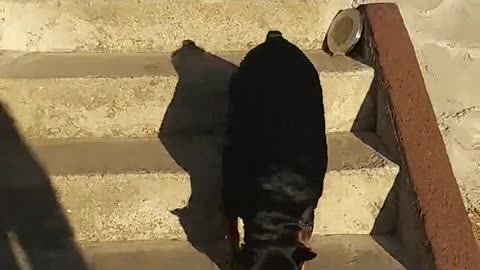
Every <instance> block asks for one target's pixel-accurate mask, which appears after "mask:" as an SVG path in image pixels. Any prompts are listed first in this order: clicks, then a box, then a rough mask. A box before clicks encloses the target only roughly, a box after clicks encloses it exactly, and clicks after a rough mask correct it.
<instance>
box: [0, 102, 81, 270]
mask: <svg viewBox="0 0 480 270" xmlns="http://www.w3.org/2000/svg"><path fill="white" fill-rule="evenodd" d="M40 251H41V253H40ZM0 269H5V270H17V269H32V270H49V269H69V270H70V269H71V270H86V269H87V265H86V263H85V262H84V260H83V258H82V256H81V254H80V252H79V250H78V249H77V247H76V245H75V242H74V240H73V233H72V229H71V227H70V225H69V223H68V220H67V218H66V216H65V215H64V212H63V210H62V208H61V206H60V205H59V203H58V202H57V199H56V196H55V192H54V190H53V188H52V186H51V185H50V180H49V178H48V176H47V174H46V173H45V171H44V170H43V169H42V168H41V166H40V165H39V164H38V163H37V162H36V160H35V158H34V157H33V155H32V154H31V153H30V151H29V149H28V146H27V145H26V144H25V143H24V142H23V140H22V138H21V136H20V135H19V133H18V131H17V129H16V127H15V121H14V119H13V118H12V117H11V116H10V114H9V113H8V111H7V108H6V107H5V105H4V104H2V103H1V102H0Z"/></svg>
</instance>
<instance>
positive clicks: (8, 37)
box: [0, 0, 348, 52]
mask: <svg viewBox="0 0 480 270" xmlns="http://www.w3.org/2000/svg"><path fill="white" fill-rule="evenodd" d="M347 5H348V1H347V0H321V1H316V0H306V1H292V0H289V1H265V0H262V1H257V0H247V1H237V0H201V1H198V0H187V1H178V0H160V1H135V0H122V1H114V0H88V1H77V0H62V1H56V0H24V1H12V0H4V1H0V16H1V20H0V27H1V28H0V32H1V34H2V35H1V40H0V48H2V49H7V50H28V51H35V50H42V51H52V50H57V51H58V50H61V51H72V50H77V51H97V52H98V51H145V50H156V51H158V50H160V51H172V50H174V49H176V48H177V47H178V46H180V44H181V42H182V40H184V39H192V40H195V41H197V42H198V43H199V44H200V45H201V46H202V47H205V48H206V49H209V50H210V49H216V50H223V51H231V50H240V49H249V48H252V47H253V46H255V45H256V44H257V43H259V42H261V41H263V40H264V39H265V36H266V33H267V31H268V30H271V29H272V28H274V29H278V30H280V31H282V32H283V33H284V34H285V36H287V37H289V38H292V39H293V40H294V41H295V42H296V43H297V44H298V45H299V46H301V47H302V48H318V47H320V45H321V43H322V42H323V37H324V35H325V32H326V30H327V29H328V26H329V25H330V22H331V20H332V19H333V16H334V15H335V14H336V12H337V11H338V10H339V9H341V8H344V7H346V6H347ZM25 14H29V16H28V17H25V18H24V19H23V20H18V18H19V17H24V15H25ZM311 14H322V16H311Z"/></svg>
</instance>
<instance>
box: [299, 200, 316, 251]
mask: <svg viewBox="0 0 480 270" xmlns="http://www.w3.org/2000/svg"><path fill="white" fill-rule="evenodd" d="M314 220H315V207H313V206H312V207H309V208H307V209H306V210H305V211H304V212H303V215H302V219H301V220H300V227H301V229H300V232H299V236H298V238H299V241H300V242H302V243H303V244H304V245H305V246H309V243H310V240H311V239H312V235H313V225H314Z"/></svg>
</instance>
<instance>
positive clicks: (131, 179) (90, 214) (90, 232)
mask: <svg viewBox="0 0 480 270" xmlns="http://www.w3.org/2000/svg"><path fill="white" fill-rule="evenodd" d="M396 173H397V169H396V168H375V169H365V170H352V171H342V172H338V171H334V172H329V173H328V174H327V177H326V180H325V196H324V197H323V198H322V199H321V201H320V204H319V207H318V209H317V214H316V215H317V216H316V228H315V233H317V234H368V233H370V231H371V229H372V228H373V224H374V222H375V219H376V217H377V215H378V213H379V211H380V208H381V207H382V205H383V202H384V200H385V198H386V195H387V193H388V192H389V190H390V189H391V186H392V181H390V180H388V179H393V178H394V177H395V176H396ZM217 177H218V176H217ZM217 181H218V179H217ZM52 184H53V187H54V189H55V190H56V192H57V196H58V197H59V201H60V202H61V204H62V206H63V208H64V210H65V211H66V212H67V215H68V217H69V219H70V222H71V225H72V226H73V228H74V231H75V234H76V237H77V238H78V240H80V241H110V240H152V239H186V235H185V231H184V229H183V227H182V225H181V223H180V222H179V219H178V217H177V216H176V215H175V214H172V212H171V211H173V210H175V209H177V208H183V207H185V206H186V205H187V204H188V200H189V198H190V195H191V188H190V181H189V177H188V176H187V175H186V174H154V173H151V174H150V173H149V174H124V175H115V176H109V175H105V176H99V175H97V176H70V177H54V178H53V179H52ZM206 186H207V185H206ZM217 186H218V185H217ZM199 188H202V187H196V190H197V193H196V194H197V196H198V198H197V199H194V200H193V202H192V205H191V206H190V209H191V210H190V212H191V213H193V214H190V213H188V214H185V215H184V217H185V219H186V222H187V224H189V225H190V226H194V228H195V230H196V233H198V234H199V235H203V234H215V233H218V231H217V232H215V230H216V229H219V228H221V226H222V225H221V222H222V221H221V219H220V216H219V212H218V211H216V210H215V208H216V207H217V205H218V198H214V197H209V198H208V199H209V200H210V201H205V200H207V199H205V198H204V197H205V195H203V196H202V194H201V193H203V194H218V187H217V188H215V184H212V185H208V187H203V189H207V188H211V189H212V190H203V191H198V189H199ZM215 189H217V190H215ZM207 197H208V196H207ZM206 220H208V222H205V221H206ZM189 222H190V223H189ZM193 224H194V225H193ZM202 225H205V226H206V227H202ZM215 228H216V229H215ZM212 230H213V231H212Z"/></svg>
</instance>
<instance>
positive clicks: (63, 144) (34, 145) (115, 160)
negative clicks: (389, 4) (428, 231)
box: [0, 132, 398, 176]
mask: <svg viewBox="0 0 480 270" xmlns="http://www.w3.org/2000/svg"><path fill="white" fill-rule="evenodd" d="M222 140H223V139H222V137H220V136H211V135H195V136H191V135H189V136H181V135H168V136H162V138H161V140H160V139H158V138H156V137H150V138H146V137H145V138H101V139H97V138H96V139H27V142H26V144H27V145H28V147H29V148H30V150H31V154H26V153H16V152H15V151H16V148H15V147H16V146H15V145H14V144H13V145H12V146H10V147H9V145H8V141H5V142H6V143H7V145H5V147H6V148H5V149H10V150H6V151H10V154H8V155H4V156H5V157H7V156H8V158H12V157H13V156H15V155H17V157H16V158H17V159H18V160H21V159H30V158H31V157H30V156H29V155H32V156H34V157H35V159H36V160H37V161H38V162H39V164H41V166H43V167H44V169H45V170H46V171H47V172H48V173H49V174H50V175H51V176H75V175H92V174H110V175H117V174H144V173H173V174H177V173H180V174H183V173H185V168H187V171H188V169H189V168H188V167H190V166H192V164H195V163H196V162H195V159H198V158H201V159H203V160H207V161H208V162H207V163H208V164H211V166H215V167H218V166H219V164H220V163H219V162H220V161H219V160H220V156H221V147H222ZM327 141H328V144H329V167H328V172H337V171H350V170H351V171H356V170H363V169H375V168H379V169H380V168H391V169H392V170H397V169H398V165H397V164H395V163H394V162H393V161H391V160H390V159H388V158H387V157H386V156H388V155H387V154H386V152H385V150H384V149H385V147H384V146H383V144H382V143H381V142H380V140H379V138H378V137H377V136H376V135H375V134H374V133H372V132H355V134H353V133H351V132H331V133H327ZM352 151H353V153H355V154H353V155H352V154H351V153H352ZM6 153H8V152H6ZM197 153H201V156H198V154H197ZM0 158H1V157H0ZM202 163H204V164H205V162H202ZM197 170H198V168H197Z"/></svg>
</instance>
